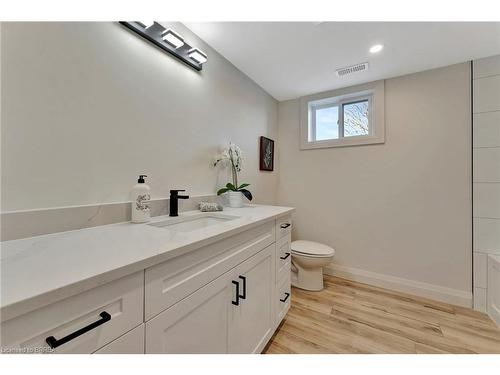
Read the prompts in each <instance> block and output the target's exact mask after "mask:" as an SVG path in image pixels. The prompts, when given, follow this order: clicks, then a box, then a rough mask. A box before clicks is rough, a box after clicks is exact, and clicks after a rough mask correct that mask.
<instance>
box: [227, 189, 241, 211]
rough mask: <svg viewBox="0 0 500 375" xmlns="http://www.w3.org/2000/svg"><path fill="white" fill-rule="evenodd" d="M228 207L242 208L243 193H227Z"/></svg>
mask: <svg viewBox="0 0 500 375" xmlns="http://www.w3.org/2000/svg"><path fill="white" fill-rule="evenodd" d="M228 194H229V207H234V208H238V207H243V193H242V192H240V191H229V192H228Z"/></svg>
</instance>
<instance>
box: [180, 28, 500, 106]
mask: <svg viewBox="0 0 500 375" xmlns="http://www.w3.org/2000/svg"><path fill="white" fill-rule="evenodd" d="M185 25H186V26H187V27H188V28H190V29H191V30H192V31H193V32H194V33H196V34H197V35H198V36H199V37H200V38H202V39H203V40H205V41H206V42H207V43H208V44H210V45H211V46H212V47H213V48H214V49H215V50H217V51H218V52H219V53H220V54H222V55H223V56H224V57H225V58H226V59H228V60H229V61H230V62H231V63H233V64H234V65H235V66H236V67H237V68H238V69H240V70H241V71H242V72H244V73H245V74H247V75H248V76H249V77H250V78H251V79H253V80H254V81H255V82H257V83H258V84H259V85H260V86H261V87H262V88H263V89H264V90H266V91H267V92H268V93H270V94H271V95H272V96H273V97H274V98H276V99H277V100H280V101H281V100H287V99H292V98H297V97H300V96H303V95H307V94H312V93H317V92H321V91H325V90H331V89H335V88H340V87H346V86H351V85H354V84H358V83H364V82H369V81H374V80H378V79H383V78H389V77H396V76H399V75H403V74H408V73H414V72H419V71H423V70H427V69H433V68H437V67H440V66H446V65H451V64H455V63H460V62H464V61H467V60H471V59H476V58H480V57H486V56H491V55H495V54H500V23H481V22H433V23H424V22H200V23H185ZM377 43H381V44H383V45H384V49H383V50H382V51H381V52H379V53H377V54H371V53H369V51H368V50H369V48H370V47H371V46H372V45H374V44H377ZM209 62H210V56H209ZM362 62H368V63H369V69H368V70H367V71H364V72H359V73H355V74H353V75H351V76H346V77H342V78H339V77H337V76H336V74H335V70H336V69H338V68H343V67H346V66H349V65H353V64H357V63H362ZM207 68H208V66H207Z"/></svg>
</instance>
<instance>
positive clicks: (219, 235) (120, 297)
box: [1, 205, 293, 353]
mask: <svg viewBox="0 0 500 375" xmlns="http://www.w3.org/2000/svg"><path fill="white" fill-rule="evenodd" d="M292 211H293V209H292V208H287V207H274V206H257V205H251V206H247V207H244V208H228V209H225V210H224V211H223V212H222V213H200V212H198V211H196V212H187V213H182V214H180V216H179V217H178V218H175V219H171V218H168V217H157V218H155V219H154V220H153V221H152V222H151V223H148V224H131V223H119V224H113V225H106V226H101V227H94V228H90V229H83V230H77V231H70V232H64V233H56V234H50V235H45V236H38V237H33V238H28V239H22V240H15V241H6V242H3V243H2V259H1V271H2V275H1V281H2V296H1V297H2V299H1V302H2V305H1V309H2V310H1V313H2V314H1V319H2V321H1V347H2V350H3V352H5V353H9V352H11V353H15V352H56V353H259V352H261V351H262V349H263V348H264V347H265V345H266V344H267V342H268V341H269V339H270V338H271V336H272V334H273V333H274V331H275V329H276V328H277V326H278V325H279V323H280V322H281V320H282V319H283V317H284V316H285V314H286V312H287V311H288V308H289V306H290V259H291V256H290V233H291V228H292V226H291V217H290V215H291V213H292Z"/></svg>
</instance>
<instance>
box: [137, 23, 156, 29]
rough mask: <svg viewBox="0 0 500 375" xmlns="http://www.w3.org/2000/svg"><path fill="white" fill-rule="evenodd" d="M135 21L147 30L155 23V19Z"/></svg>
mask: <svg viewBox="0 0 500 375" xmlns="http://www.w3.org/2000/svg"><path fill="white" fill-rule="evenodd" d="M137 23H138V24H140V25H142V27H144V28H145V29H146V30H147V29H149V28H150V27H151V26H153V25H154V24H155V21H137Z"/></svg>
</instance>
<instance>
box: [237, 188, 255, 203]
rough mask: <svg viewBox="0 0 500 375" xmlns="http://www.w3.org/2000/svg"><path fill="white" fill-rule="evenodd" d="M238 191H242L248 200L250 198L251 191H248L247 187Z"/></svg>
mask: <svg viewBox="0 0 500 375" xmlns="http://www.w3.org/2000/svg"><path fill="white" fill-rule="evenodd" d="M240 191H241V192H242V193H243V195H244V196H245V197H246V198H247V199H248V200H249V201H251V200H252V198H253V197H252V193H250V192H249V191H248V190H247V189H240Z"/></svg>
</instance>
